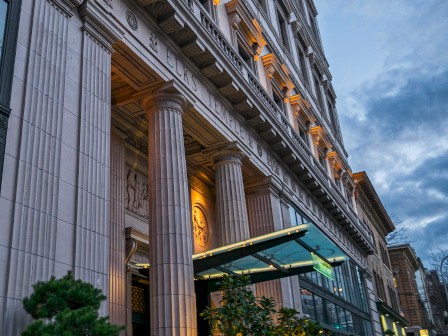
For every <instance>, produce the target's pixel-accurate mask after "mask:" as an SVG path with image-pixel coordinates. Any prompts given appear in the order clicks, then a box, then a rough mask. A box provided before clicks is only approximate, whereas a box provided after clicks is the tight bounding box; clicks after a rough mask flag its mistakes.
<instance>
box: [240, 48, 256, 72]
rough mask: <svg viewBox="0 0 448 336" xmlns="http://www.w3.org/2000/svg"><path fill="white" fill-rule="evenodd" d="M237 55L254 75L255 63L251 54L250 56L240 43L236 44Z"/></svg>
mask: <svg viewBox="0 0 448 336" xmlns="http://www.w3.org/2000/svg"><path fill="white" fill-rule="evenodd" d="M238 54H239V55H240V56H241V58H242V59H243V60H244V62H245V63H246V64H247V66H248V67H249V69H251V70H252V72H254V73H255V62H254V58H253V56H252V54H250V53H249V52H248V51H247V49H246V48H244V47H243V46H242V45H241V43H238Z"/></svg>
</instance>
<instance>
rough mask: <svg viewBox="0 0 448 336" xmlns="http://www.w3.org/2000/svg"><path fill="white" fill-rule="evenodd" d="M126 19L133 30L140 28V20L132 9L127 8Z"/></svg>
mask: <svg viewBox="0 0 448 336" xmlns="http://www.w3.org/2000/svg"><path fill="white" fill-rule="evenodd" d="M126 21H127V22H128V25H129V27H131V29H132V30H137V28H138V21H137V17H136V16H135V14H134V13H133V12H132V11H131V10H130V9H127V10H126Z"/></svg>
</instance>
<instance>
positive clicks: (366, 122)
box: [316, 0, 448, 262]
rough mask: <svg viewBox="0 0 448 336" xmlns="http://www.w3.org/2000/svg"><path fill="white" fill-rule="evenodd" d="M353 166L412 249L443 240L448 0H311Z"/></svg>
mask: <svg viewBox="0 0 448 336" xmlns="http://www.w3.org/2000/svg"><path fill="white" fill-rule="evenodd" d="M316 6H317V8H318V10H319V17H318V20H319V25H320V32H321V35H322V40H323V45H324V49H325V51H326V56H327V59H328V61H329V63H330V66H331V67H330V69H331V71H332V74H333V76H334V77H333V85H334V87H335V90H336V93H337V94H338V101H337V107H338V112H339V118H340V122H341V128H342V132H343V137H344V143H345V146H346V149H347V151H348V153H349V156H350V157H349V161H350V164H351V165H352V169H353V171H361V170H366V171H367V173H368V174H369V176H370V179H371V180H372V182H373V184H374V186H375V188H376V190H377V192H378V194H379V195H380V197H381V199H382V202H383V204H384V205H385V207H386V208H387V209H388V211H389V212H390V213H396V214H398V216H399V217H401V218H404V219H405V220H406V221H405V223H406V225H407V226H408V227H409V233H410V239H411V240H415V242H413V243H412V245H413V246H414V247H415V249H416V251H417V254H418V255H419V256H420V257H421V258H422V259H423V260H424V261H425V260H426V261H427V262H428V260H427V259H426V258H427V254H428V251H430V250H431V249H435V248H436V246H440V247H442V248H444V247H445V248H447V247H448V246H446V245H448V243H447V242H448V52H447V50H448V34H446V32H447V31H448V20H446V18H447V17H448V1H445V0H414V1H407V0H394V1H390V0H375V1H373V0H372V1H357V0H334V1H323V0H316Z"/></svg>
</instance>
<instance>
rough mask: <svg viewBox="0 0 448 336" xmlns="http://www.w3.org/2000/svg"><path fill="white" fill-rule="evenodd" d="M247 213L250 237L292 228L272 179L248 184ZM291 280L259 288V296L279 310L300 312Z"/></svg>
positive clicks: (262, 284)
mask: <svg viewBox="0 0 448 336" xmlns="http://www.w3.org/2000/svg"><path fill="white" fill-rule="evenodd" d="M247 212H248V215H249V227H250V233H251V237H257V236H261V235H265V234H268V233H271V232H275V231H278V230H281V229H283V228H285V227H288V226H289V225H288V223H289V222H288V221H285V220H284V211H283V206H282V202H281V200H280V197H279V186H278V185H276V184H275V182H274V181H273V179H272V178H271V177H266V178H262V179H259V180H256V181H251V182H249V183H248V187H247ZM285 222H286V223H285ZM285 224H286V225H285ZM293 278H297V277H293ZM291 280H292V278H291V279H290V278H283V279H278V280H272V281H266V282H263V283H259V284H256V293H257V296H258V297H261V296H266V297H268V298H269V297H272V298H273V299H274V300H275V302H276V306H277V307H276V308H277V309H278V308H279V307H281V306H286V307H295V308H296V309H298V308H299V302H298V301H299V300H298V299H296V298H295V297H294V296H293V292H294V291H293V285H292V283H291ZM296 285H297V284H296ZM294 287H297V288H296V289H295V290H296V291H298V290H299V287H298V285H297V286H294Z"/></svg>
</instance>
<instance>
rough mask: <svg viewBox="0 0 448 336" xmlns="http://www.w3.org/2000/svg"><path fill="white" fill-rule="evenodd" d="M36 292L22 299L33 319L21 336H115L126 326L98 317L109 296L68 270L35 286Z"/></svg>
mask: <svg viewBox="0 0 448 336" xmlns="http://www.w3.org/2000/svg"><path fill="white" fill-rule="evenodd" d="M33 288H34V292H33V293H32V294H31V295H30V296H29V297H26V298H24V299H23V307H24V308H25V310H26V312H27V313H28V314H30V315H31V316H32V317H33V319H34V321H33V322H32V323H31V324H30V325H29V326H28V328H27V329H26V330H25V331H24V332H23V333H22V336H46V335H48V336H50V335H52V336H53V335H61V336H62V335H64V336H75V335H76V336H106V335H107V336H116V335H118V334H119V333H120V331H122V330H124V327H121V326H116V325H113V324H110V323H109V322H108V321H107V319H108V318H107V317H99V315H98V309H99V308H100V304H101V301H103V300H105V299H106V297H105V296H104V295H103V294H102V292H101V290H100V289H98V288H95V287H94V286H92V285H91V284H89V283H86V282H83V281H81V280H75V279H74V278H73V276H72V274H71V272H68V273H67V275H65V276H64V277H63V278H61V279H56V278H55V277H52V278H51V279H50V280H48V281H39V282H37V283H36V284H34V285H33Z"/></svg>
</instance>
